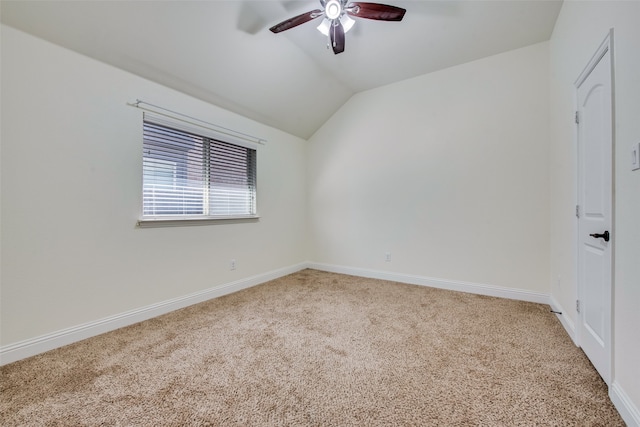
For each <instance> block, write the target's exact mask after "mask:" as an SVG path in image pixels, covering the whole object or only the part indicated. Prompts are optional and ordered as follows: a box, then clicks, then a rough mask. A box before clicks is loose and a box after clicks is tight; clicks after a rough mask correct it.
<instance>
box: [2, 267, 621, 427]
mask: <svg viewBox="0 0 640 427" xmlns="http://www.w3.org/2000/svg"><path fill="white" fill-rule="evenodd" d="M0 375H1V377H0V378H1V385H0V424H1V425H3V426H23V425H24V426H85V425H86V426H95V425H104V426H214V425H215V426H218V425H220V426H227V425H229V426H476V425H482V426H533V425H539V426H624V422H623V421H622V419H621V418H620V416H619V415H618V413H617V412H616V410H615V408H614V407H613V405H612V403H611V401H610V400H609V398H608V396H607V387H606V385H605V384H604V382H603V381H602V380H601V378H600V377H599V376H598V374H597V372H596V371H595V369H594V368H593V367H592V366H591V364H590V363H589V360H588V359H587V358H586V357H585V355H584V353H583V352H582V351H581V350H580V349H579V348H577V347H575V346H574V344H573V343H572V341H571V339H570V338H569V337H568V336H567V334H566V332H565V331H564V329H563V328H562V326H561V325H560V323H559V321H558V320H557V319H556V317H555V315H553V314H551V313H550V312H549V307H548V306H545V305H541V304H534V303H527V302H520V301H513V300H506V299H500V298H493V297H486V296H479V295H472V294H466V293H460V292H451V291H445V290H439V289H432V288H428V287H421V286H412V285H405V284H400V283H395V282H388V281H382V280H373V279H365V278H360V277H353V276H345V275H340V274H333V273H327V272H320V271H316V270H303V271H301V272H298V273H295V274H292V275H289V276H286V277H282V278H280V279H277V280H274V281H271V282H268V283H265V284H262V285H260V286H256V287H253V288H251V289H247V290H244V291H241V292H237V293H235V294H231V295H227V296H224V297H221V298H217V299H213V300H210V301H207V302H204V303H201V304H197V305H194V306H191V307H187V308H185V309H182V310H178V311H175V312H172V313H169V314H167V315H164V316H160V317H157V318H154V319H151V320H148V321H145V322H142V323H138V324H135V325H132V326H129V327H126V328H123V329H119V330H117V331H114V332H110V333H107V334H103V335H100V336H97V337H94V338H90V339H88V340H85V341H81V342H78V343H75V344H72V345H69V346H66V347H63V348H59V349H56V350H53V351H50V352H47V353H44V354H41V355H38V356H34V357H31V358H29V359H25V360H22V361H18V362H15V363H12V364H9V365H6V366H4V367H2V368H0Z"/></svg>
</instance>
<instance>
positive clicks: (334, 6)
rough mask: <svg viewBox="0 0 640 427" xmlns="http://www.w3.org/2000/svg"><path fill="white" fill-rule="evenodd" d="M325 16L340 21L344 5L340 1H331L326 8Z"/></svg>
mask: <svg viewBox="0 0 640 427" xmlns="http://www.w3.org/2000/svg"><path fill="white" fill-rule="evenodd" d="M324 14H325V15H327V18H329V19H338V18H339V17H340V15H341V14H342V4H341V3H340V2H339V1H338V0H329V1H328V2H327V4H326V5H325V7H324Z"/></svg>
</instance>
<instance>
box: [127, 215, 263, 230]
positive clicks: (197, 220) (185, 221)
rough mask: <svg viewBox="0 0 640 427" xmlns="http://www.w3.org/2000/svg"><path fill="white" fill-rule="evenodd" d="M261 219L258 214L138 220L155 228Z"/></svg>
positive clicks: (148, 226) (144, 226)
mask: <svg viewBox="0 0 640 427" xmlns="http://www.w3.org/2000/svg"><path fill="white" fill-rule="evenodd" d="M259 219H260V216H258V215H245V216H209V217H185V218H175V217H171V218H161V217H157V218H153V217H152V218H143V219H139V220H138V222H137V224H136V225H137V226H138V228H155V227H189V226H192V225H210V224H220V223H225V224H237V223H245V222H257V221H258V220H259Z"/></svg>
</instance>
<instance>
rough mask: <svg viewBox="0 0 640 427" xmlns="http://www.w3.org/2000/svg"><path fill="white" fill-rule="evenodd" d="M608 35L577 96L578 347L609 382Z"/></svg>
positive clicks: (609, 108)
mask: <svg viewBox="0 0 640 427" xmlns="http://www.w3.org/2000/svg"><path fill="white" fill-rule="evenodd" d="M609 41H610V37H607V40H605V43H603V45H602V46H601V47H600V49H599V50H598V52H597V54H596V56H594V58H593V59H592V60H591V62H590V63H589V65H588V66H587V68H586V69H585V71H584V72H583V73H582V75H581V77H580V78H579V79H578V81H577V82H576V85H577V95H578V112H577V116H576V118H577V120H576V121H577V122H578V206H579V207H578V304H577V308H578V310H579V318H578V322H579V344H580V346H581V347H582V349H583V350H584V352H585V354H586V355H587V356H588V357H589V359H590V360H591V362H592V363H593V366H595V368H596V369H597V370H598V372H599V373H600V375H601V376H602V378H603V379H604V381H605V382H606V383H607V384H609V381H610V376H611V312H612V310H611V293H612V292H611V287H612V274H611V264H612V262H611V261H612V244H613V239H614V235H613V233H612V231H613V230H612V214H613V212H612V210H613V209H612V146H613V133H612V121H613V118H612V108H611V104H612V102H611V99H612V93H611V87H612V85H611V45H610V43H609Z"/></svg>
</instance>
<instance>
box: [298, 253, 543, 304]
mask: <svg viewBox="0 0 640 427" xmlns="http://www.w3.org/2000/svg"><path fill="white" fill-rule="evenodd" d="M307 267H308V268H313V269H316V270H322V271H329V272H332V273H341V274H349V275H352V276H360V277H369V278H372V279H382V280H390V281H393V282H400V283H408V284H410V285H421V286H429V287H432V288H439V289H447V290H450V291H459V292H467V293H470V294H478V295H487V296H492V297H500V298H507V299H514V300H519V301H529V302H537V303H540V304H547V305H549V304H550V300H549V295H547V294H543V293H538V292H532V291H527V290H524V289H513V288H504V287H501V286H493V285H485V284H480V283H470V282H461V281H456V280H445V279H436V278H433V277H424V276H415V275H411V274H402V273H393V272H390V271H379V270H368V269H364V268H355V267H345V266H340V265H332V264H322V263H316V262H309V263H307Z"/></svg>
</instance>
